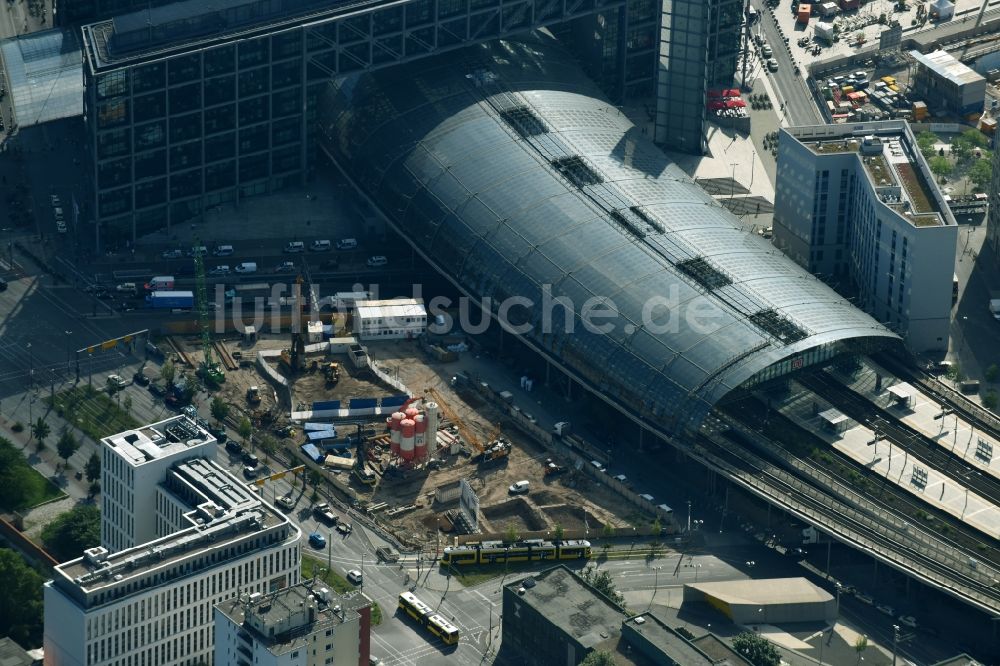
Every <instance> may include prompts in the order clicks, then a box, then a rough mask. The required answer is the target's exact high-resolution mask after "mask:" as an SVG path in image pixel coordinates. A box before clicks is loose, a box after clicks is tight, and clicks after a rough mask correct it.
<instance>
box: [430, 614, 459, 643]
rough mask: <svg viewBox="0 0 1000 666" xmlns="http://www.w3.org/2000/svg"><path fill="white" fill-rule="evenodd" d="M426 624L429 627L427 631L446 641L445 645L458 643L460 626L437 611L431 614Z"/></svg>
mask: <svg viewBox="0 0 1000 666" xmlns="http://www.w3.org/2000/svg"><path fill="white" fill-rule="evenodd" d="M425 626H426V627H427V631H429V632H431V633H432V634H434V635H435V636H437V637H438V638H440V639H441V640H442V641H444V643H445V645H455V644H456V643H458V627H456V626H455V625H453V624H452V623H451V622H449V621H448V620H446V619H444V618H443V617H441V616H440V615H438V614H436V613H435V614H433V615H429V616H428V617H427V623H426V625H425Z"/></svg>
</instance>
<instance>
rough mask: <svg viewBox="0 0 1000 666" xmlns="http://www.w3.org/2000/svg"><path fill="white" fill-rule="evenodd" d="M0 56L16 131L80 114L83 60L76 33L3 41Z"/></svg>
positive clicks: (66, 31) (45, 32)
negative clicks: (7, 84) (11, 103)
mask: <svg viewBox="0 0 1000 666" xmlns="http://www.w3.org/2000/svg"><path fill="white" fill-rule="evenodd" d="M0 56H2V57H3V62H4V66H5V69H6V70H7V78H8V80H9V81H10V95H11V98H12V102H13V107H14V119H15V120H16V121H17V124H18V126H19V127H22V128H24V127H31V126H32V125H40V124H42V123H47V122H50V121H52V120H59V119H61V118H72V117H74V116H79V115H82V114H83V58H82V54H81V50H80V40H79V37H78V34H77V32H76V31H75V30H73V29H70V28H53V29H51V30H42V31H40V32H33V33H30V34H27V35H20V36H18V37H11V38H10V39H5V40H3V41H2V42H0Z"/></svg>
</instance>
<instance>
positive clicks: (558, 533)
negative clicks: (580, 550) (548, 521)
mask: <svg viewBox="0 0 1000 666" xmlns="http://www.w3.org/2000/svg"><path fill="white" fill-rule="evenodd" d="M565 533H566V531H565V530H564V529H563V526H562V525H561V524H560V523H556V526H555V528H553V530H552V534H553V536H555V538H556V541H562V540H563V535H564V534H565Z"/></svg>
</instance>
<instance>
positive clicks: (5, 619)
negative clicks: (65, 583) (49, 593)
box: [0, 548, 45, 645]
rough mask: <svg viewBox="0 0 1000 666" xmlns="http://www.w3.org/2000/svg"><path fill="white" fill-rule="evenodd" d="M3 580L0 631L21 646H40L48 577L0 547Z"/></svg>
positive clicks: (0, 566)
mask: <svg viewBox="0 0 1000 666" xmlns="http://www.w3.org/2000/svg"><path fill="white" fill-rule="evenodd" d="M0 580H2V581H4V590H3V596H4V602H3V603H2V604H0V628H2V630H3V632H4V634H5V635H7V636H10V637H11V638H12V639H14V640H15V641H17V642H18V643H19V644H21V645H41V643H42V586H43V585H44V583H45V578H43V577H42V576H41V575H39V573H38V572H37V571H35V570H34V569H32V568H31V567H30V566H28V565H27V564H26V563H25V561H24V560H23V559H21V556H20V555H18V554H17V553H16V552H14V551H13V550H10V549H8V548H0Z"/></svg>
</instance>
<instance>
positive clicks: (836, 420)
mask: <svg viewBox="0 0 1000 666" xmlns="http://www.w3.org/2000/svg"><path fill="white" fill-rule="evenodd" d="M819 418H820V419H822V421H823V427H825V428H828V429H829V430H833V431H834V432H842V431H844V430H847V427H848V426H849V425H850V423H851V420H850V419H849V418H847V417H846V416H845V415H844V414H843V413H841V411H840V410H838V409H834V408H832V407H831V408H830V409H826V410H823V411H822V412H820V413H819Z"/></svg>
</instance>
